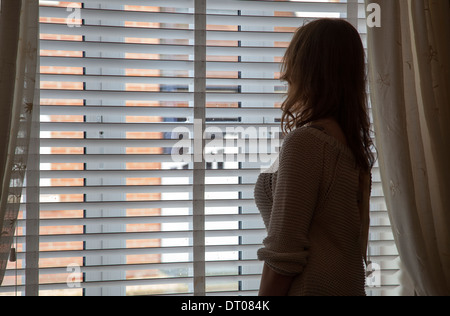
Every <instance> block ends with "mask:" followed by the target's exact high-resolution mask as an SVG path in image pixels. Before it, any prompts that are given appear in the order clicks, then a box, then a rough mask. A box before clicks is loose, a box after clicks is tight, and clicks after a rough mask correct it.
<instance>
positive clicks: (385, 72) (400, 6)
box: [368, 0, 450, 295]
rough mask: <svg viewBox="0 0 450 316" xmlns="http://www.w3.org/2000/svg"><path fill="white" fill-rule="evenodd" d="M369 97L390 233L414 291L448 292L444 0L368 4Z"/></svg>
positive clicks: (448, 68)
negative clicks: (373, 19)
mask: <svg viewBox="0 0 450 316" xmlns="http://www.w3.org/2000/svg"><path fill="white" fill-rule="evenodd" d="M368 3H377V4H378V5H380V7H381V12H382V20H381V27H380V28H374V29H371V30H369V60H370V66H371V67H370V73H371V75H370V79H371V80H370V81H371V96H372V103H373V109H374V121H375V131H376V135H377V145H378V150H379V160H380V171H381V176H382V179H383V187H384V192H385V193H386V202H387V206H388V209H389V214H390V217H391V222H392V225H393V232H394V237H395V240H396V242H397V246H398V250H399V253H400V256H401V259H402V262H403V263H404V265H405V270H406V271H407V272H408V274H409V276H410V277H411V279H412V281H413V286H414V288H413V290H414V291H415V293H416V294H417V295H450V271H449V267H450V230H449V229H448V224H449V223H450V195H449V194H448V193H449V188H450V165H449V161H450V124H449V122H450V94H449V91H450V20H449V16H450V1H447V0H446V1H432V0H430V1H428V0H409V1H391V0H384V1H383V0H380V1H368Z"/></svg>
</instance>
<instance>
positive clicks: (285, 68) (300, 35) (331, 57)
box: [281, 19, 375, 171]
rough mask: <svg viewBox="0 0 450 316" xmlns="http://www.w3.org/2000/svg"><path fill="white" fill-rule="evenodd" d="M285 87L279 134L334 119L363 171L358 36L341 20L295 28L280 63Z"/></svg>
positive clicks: (364, 112) (362, 70) (364, 119)
mask: <svg viewBox="0 0 450 316" xmlns="http://www.w3.org/2000/svg"><path fill="white" fill-rule="evenodd" d="M281 79H282V80H284V81H286V82H287V83H288V93H287V97H286V100H285V101H284V102H283V104H282V107H281V108H282V110H283V116H282V127H283V131H284V133H285V134H287V133H289V132H290V131H292V130H294V129H295V128H300V127H302V126H305V125H306V124H308V123H310V122H314V121H317V120H320V119H324V118H334V119H335V120H336V121H337V122H338V124H339V125H340V127H341V129H342V130H343V132H344V134H345V135H346V137H347V143H348V146H349V148H350V149H351V150H352V152H353V154H354V156H355V160H356V164H357V166H358V167H360V168H362V169H363V170H365V171H369V170H370V169H371V168H372V167H373V164H374V161H375V158H374V155H373V153H372V151H371V148H372V146H373V143H372V139H371V137H370V119H369V114H368V104H367V94H366V81H367V79H366V67H365V53H364V47H363V44H362V41H361V37H360V35H359V33H358V31H357V30H356V29H355V28H354V27H353V26H352V25H351V24H350V23H348V22H347V21H345V20H341V19H319V20H315V21H313V22H310V23H308V24H306V25H304V26H303V27H301V28H299V29H298V30H297V32H296V33H295V35H294V38H293V40H292V42H291V44H290V46H289V47H288V49H287V51H286V54H285V56H284V59H283V64H282V72H281Z"/></svg>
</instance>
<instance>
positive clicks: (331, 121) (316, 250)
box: [255, 19, 374, 296]
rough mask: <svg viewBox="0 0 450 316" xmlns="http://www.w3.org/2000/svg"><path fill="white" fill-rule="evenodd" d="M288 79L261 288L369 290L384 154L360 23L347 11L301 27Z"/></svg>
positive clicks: (289, 56) (266, 213) (264, 186)
mask: <svg viewBox="0 0 450 316" xmlns="http://www.w3.org/2000/svg"><path fill="white" fill-rule="evenodd" d="M282 80H284V81H286V82H287V83H288V86H289V88H288V93H287V98H286V100H285V102H284V103H283V105H282V110H283V116H282V125H283V130H284V133H285V134H286V135H287V136H286V138H285V140H284V143H283V146H282V148H281V151H280V156H279V160H278V162H277V163H276V166H273V167H272V168H270V169H269V171H268V172H265V173H262V174H261V175H260V177H259V179H258V181H257V184H256V187H255V200H256V203H257V205H258V208H259V209H260V212H261V214H262V217H263V219H264V223H265V225H266V227H267V231H268V236H267V238H266V239H265V240H264V248H262V249H260V250H259V251H258V257H259V259H260V260H263V261H265V265H264V270H263V274H262V279H261V286H260V295H263V296H266V295H267V296H274V295H281V296H284V295H300V296H303V295H321V296H322V295H349V296H356V295H358V296H364V295H366V293H365V290H364V288H365V271H364V260H365V255H366V250H367V240H368V227H369V199H370V189H371V188H370V187H371V181H370V180H371V178H370V172H371V169H372V166H373V164H374V156H373V154H372V151H371V147H372V141H371V138H370V131H369V128H370V121H369V115H368V107H367V97H366V91H365V87H366V75H365V54H364V48H363V45H362V42H361V38H360V36H359V34H358V32H357V30H355V28H354V27H353V26H352V25H351V24H349V23H348V22H346V21H344V20H339V19H320V20H316V21H314V22H311V23H309V24H307V25H305V26H303V27H301V28H300V29H299V30H298V31H297V32H296V33H295V36H294V38H293V40H292V42H291V44H290V46H289V48H288V49H287V52H286V54H285V56H284V60H283V69H282ZM277 166H278V167H277Z"/></svg>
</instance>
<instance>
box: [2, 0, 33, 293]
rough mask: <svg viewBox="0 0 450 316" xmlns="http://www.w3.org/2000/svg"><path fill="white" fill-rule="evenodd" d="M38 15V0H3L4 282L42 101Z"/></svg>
mask: <svg viewBox="0 0 450 316" xmlns="http://www.w3.org/2000/svg"><path fill="white" fill-rule="evenodd" d="M38 14H39V8H38V3H37V1H32V0H3V1H1V12H0V47H1V50H0V74H1V78H0V100H1V102H2V104H1V107H0V146H1V148H0V185H1V192H0V193H1V196H0V198H1V200H0V201H1V202H0V203H1V204H0V229H1V235H0V284H1V283H2V281H3V276H4V272H5V269H6V265H7V263H8V258H9V255H10V250H11V244H12V242H13V236H14V234H15V229H16V224H17V217H18V214H19V207H20V201H21V195H22V188H23V181H24V178H25V173H26V169H27V163H28V161H27V159H28V144H29V138H30V128H31V120H32V112H33V107H34V106H35V105H36V106H38V105H39V97H38V96H39V91H38V90H37V89H38V88H39V87H38V86H37V85H36V82H37V80H36V73H37V61H38V57H37V44H38ZM15 251H16V249H14V252H15ZM12 257H14V255H13V256H12Z"/></svg>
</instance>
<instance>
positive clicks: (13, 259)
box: [9, 248, 17, 262]
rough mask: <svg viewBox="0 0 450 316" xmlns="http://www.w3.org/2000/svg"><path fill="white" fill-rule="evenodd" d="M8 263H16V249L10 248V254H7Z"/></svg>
mask: <svg viewBox="0 0 450 316" xmlns="http://www.w3.org/2000/svg"><path fill="white" fill-rule="evenodd" d="M9 261H11V262H16V261H17V253H16V248H11V253H10V254H9Z"/></svg>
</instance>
